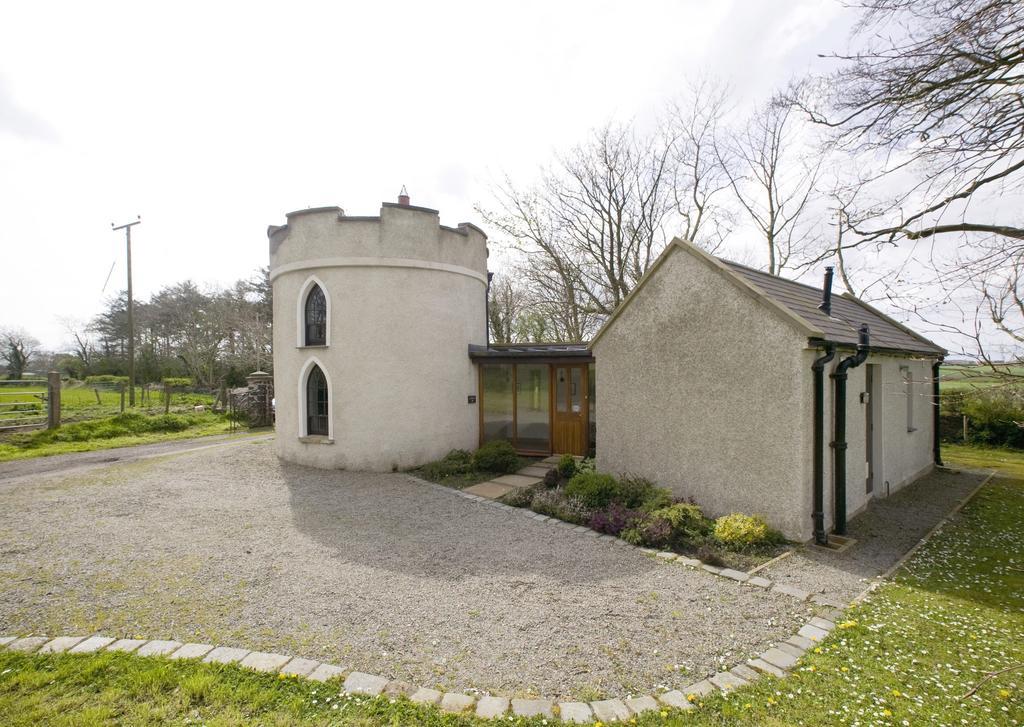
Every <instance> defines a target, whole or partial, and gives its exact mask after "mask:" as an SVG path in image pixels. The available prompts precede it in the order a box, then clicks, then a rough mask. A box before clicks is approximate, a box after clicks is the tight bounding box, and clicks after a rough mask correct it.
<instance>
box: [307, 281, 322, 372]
mask: <svg viewBox="0 0 1024 727" xmlns="http://www.w3.org/2000/svg"><path fill="white" fill-rule="evenodd" d="M305 322H306V339H305V345H307V346H325V345H327V298H326V297H325V296H324V291H323V290H321V289H320V286H319V285H314V286H313V288H312V290H310V291H309V295H307V296H306V315H305ZM321 375H322V374H321Z"/></svg>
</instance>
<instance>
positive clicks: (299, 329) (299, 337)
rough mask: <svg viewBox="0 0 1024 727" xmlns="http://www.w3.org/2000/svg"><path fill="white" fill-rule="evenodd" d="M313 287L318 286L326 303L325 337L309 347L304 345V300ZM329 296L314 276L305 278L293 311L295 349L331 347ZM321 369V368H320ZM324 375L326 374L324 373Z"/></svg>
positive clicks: (322, 284)
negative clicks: (320, 341)
mask: <svg viewBox="0 0 1024 727" xmlns="http://www.w3.org/2000/svg"><path fill="white" fill-rule="evenodd" d="M314 285H319V286H320V290H321V291H323V294H324V300H326V301H327V335H326V336H324V342H323V343H315V344H313V345H311V346H307V345H306V298H308V297H309V292H310V291H311V290H313V286H314ZM331 320H332V318H331V294H330V292H328V290H327V286H326V285H324V283H323V281H322V280H320V278H318V277H317V276H315V275H310V276H309V277H308V278H306V282H305V283H303V284H302V287H301V288H300V289H299V300H298V304H297V305H296V310H295V321H296V326H295V329H296V336H295V338H296V340H295V347H296V348H323V347H324V346H330V345H331ZM321 368H323V367H321ZM325 373H326V372H325Z"/></svg>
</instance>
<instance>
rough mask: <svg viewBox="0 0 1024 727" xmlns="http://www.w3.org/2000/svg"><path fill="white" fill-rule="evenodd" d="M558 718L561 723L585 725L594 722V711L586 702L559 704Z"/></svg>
mask: <svg viewBox="0 0 1024 727" xmlns="http://www.w3.org/2000/svg"><path fill="white" fill-rule="evenodd" d="M558 716H559V717H561V718H562V721H563V722H573V723H576V724H585V723H587V722H592V721H593V720H594V710H592V709H591V708H590V705H589V704H587V703H586V702H559V703H558Z"/></svg>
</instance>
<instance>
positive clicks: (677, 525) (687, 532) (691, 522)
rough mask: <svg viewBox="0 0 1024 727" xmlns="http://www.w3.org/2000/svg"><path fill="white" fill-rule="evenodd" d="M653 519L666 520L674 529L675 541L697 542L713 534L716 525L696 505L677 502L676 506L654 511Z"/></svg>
mask: <svg viewBox="0 0 1024 727" xmlns="http://www.w3.org/2000/svg"><path fill="white" fill-rule="evenodd" d="M651 518H652V519H656V518H660V519H662V520H665V522H667V523H668V524H669V526H670V527H671V528H672V537H673V540H677V541H678V540H687V541H690V542H695V541H699V540H702V539H703V538H706V537H707V536H708V535H710V534H711V531H712V529H713V528H714V524H713V523H712V521H711V520H709V519H708V518H706V517H704V513H703V512H701V510H700V508H699V507H697V506H696V505H692V504H690V503H687V502H677V503H676V504H674V505H669V506H668V507H663V508H660V509H658V510H654V511H653V512H652V513H651Z"/></svg>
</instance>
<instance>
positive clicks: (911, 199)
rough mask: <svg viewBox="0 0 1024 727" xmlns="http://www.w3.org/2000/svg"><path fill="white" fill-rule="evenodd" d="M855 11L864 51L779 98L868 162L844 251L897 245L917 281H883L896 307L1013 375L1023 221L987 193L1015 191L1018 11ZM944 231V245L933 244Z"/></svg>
mask: <svg viewBox="0 0 1024 727" xmlns="http://www.w3.org/2000/svg"><path fill="white" fill-rule="evenodd" d="M860 7H862V8H863V10H864V14H863V16H862V20H861V22H860V24H859V26H858V28H857V32H858V34H859V37H860V39H861V43H862V49H861V50H860V51H859V52H856V53H853V54H848V55H839V54H835V55H833V56H832V58H833V59H835V60H837V61H839V62H840V63H841V67H840V68H839V69H838V70H837V71H836V72H834V73H833V74H831V75H830V76H828V77H825V78H819V79H816V80H815V81H812V82H809V83H804V84H803V85H802V86H801V87H800V88H799V89H797V90H795V91H794V92H793V93H791V94H790V98H791V99H792V100H794V101H795V102H796V103H798V104H799V105H800V106H801V107H802V108H803V109H804V110H805V111H807V113H808V114H809V115H810V118H811V119H812V120H814V121H815V122H817V123H818V124H821V125H823V126H824V127H827V128H829V129H831V130H832V132H833V138H832V141H833V142H834V143H835V144H836V146H837V147H839V148H841V149H843V150H845V151H846V152H848V153H850V154H852V155H856V156H857V157H859V158H862V159H867V160H870V161H871V162H872V163H873V164H874V165H875V167H876V169H875V171H874V173H873V174H872V175H869V176H868V177H866V178H865V179H864V184H863V186H864V192H865V193H863V194H862V195H861V199H860V201H859V203H858V204H856V205H853V206H851V207H850V208H848V209H847V212H848V216H847V219H848V220H849V225H848V230H849V232H850V233H851V234H849V235H847V236H844V240H843V243H842V249H843V250H844V251H848V250H850V249H851V248H855V247H877V246H880V245H885V246H904V247H906V250H905V257H906V258H907V260H908V261H912V263H910V264H911V265H912V266H913V267H914V268H915V269H916V275H913V276H911V275H910V272H909V270H905V271H903V272H904V273H906V275H905V276H904V274H903V273H899V274H896V275H893V276H892V280H899V279H901V278H904V277H915V278H916V281H915V284H914V285H910V286H905V287H909V288H910V290H911V292H910V293H908V292H907V291H906V290H903V291H901V290H897V289H895V287H894V286H891V289H890V292H889V295H890V297H891V299H892V301H893V302H894V304H896V305H898V306H899V307H902V308H904V309H906V310H911V311H913V312H914V313H915V314H917V315H918V316H919V317H920V318H922V319H923V320H925V321H928V322H930V323H931V324H932V325H933V326H934V328H936V329H938V330H941V331H943V332H945V333H946V334H947V335H948V336H949V337H950V338H954V339H956V338H959V339H961V340H962V341H964V343H965V345H964V353H966V354H969V355H972V356H976V357H978V358H980V359H981V360H982V361H983V362H985V363H987V364H988V365H989V366H990V368H991V370H992V371H994V372H995V373H999V374H1002V375H1007V374H1009V373H1010V372H1012V371H1013V370H1014V369H1013V368H1012V367H1010V366H1007V365H1004V364H1005V363H1006V362H1007V360H1010V361H1012V360H1015V359H1016V360H1020V359H1021V351H1022V350H1024V341H1022V340H1021V335H1022V332H1024V319H1022V316H1021V314H1022V311H1021V308H1020V306H1019V305H1018V302H1019V300H1020V296H1019V291H1020V280H1019V274H1018V271H1019V270H1021V268H1022V266H1024V243H1022V242H1021V240H1024V227H1022V226H1021V219H1022V218H1021V215H1020V213H1019V212H1018V211H1017V210H1018V209H1019V205H1013V204H998V203H996V201H997V200H999V199H1000V198H1002V199H1003V200H1006V199H1007V198H1009V199H1012V198H1013V197H1014V196H1016V197H1017V198H1020V195H1021V194H1022V192H1024V5H1022V4H1021V3H1020V2H1015V1H1012V0H863V2H861V3H860ZM942 239H948V244H945V245H943V246H942V247H937V244H938V241H939V240H942ZM921 244H925V245H928V246H930V247H929V248H927V249H924V248H921V247H920V245H921ZM926 276H930V277H929V278H928V279H927V280H926V279H924V278H925V277H926ZM937 303H941V305H943V306H945V308H946V311H945V314H943V312H942V311H941V310H939V306H938V305H937ZM1000 340H1001V341H1003V342H1005V343H1004V344H1001V343H1000ZM1007 347H1008V348H1009V349H1010V350H1011V351H1015V353H1010V354H1006V353H1005V350H1006V348H1007ZM996 351H1003V352H1002V353H995V352H996Z"/></svg>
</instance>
